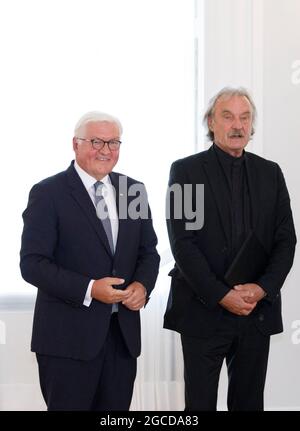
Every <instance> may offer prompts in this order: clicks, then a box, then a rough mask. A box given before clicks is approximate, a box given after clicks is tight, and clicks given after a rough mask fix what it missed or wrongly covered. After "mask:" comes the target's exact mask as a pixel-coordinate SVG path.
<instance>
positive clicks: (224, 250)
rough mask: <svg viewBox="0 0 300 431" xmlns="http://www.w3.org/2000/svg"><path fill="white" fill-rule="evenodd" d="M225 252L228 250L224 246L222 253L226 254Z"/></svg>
mask: <svg viewBox="0 0 300 431" xmlns="http://www.w3.org/2000/svg"><path fill="white" fill-rule="evenodd" d="M227 250H228V248H227V247H226V245H224V247H223V248H222V253H226V251H227Z"/></svg>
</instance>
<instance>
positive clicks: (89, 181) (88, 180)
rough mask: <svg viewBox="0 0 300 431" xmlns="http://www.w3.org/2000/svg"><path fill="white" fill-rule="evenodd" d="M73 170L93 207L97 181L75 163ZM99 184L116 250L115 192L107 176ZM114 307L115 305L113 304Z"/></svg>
mask: <svg viewBox="0 0 300 431" xmlns="http://www.w3.org/2000/svg"><path fill="white" fill-rule="evenodd" d="M74 168H75V170H76V172H77V173H78V175H79V177H80V179H81V181H82V182H83V185H84V187H85V188H86V191H87V192H88V194H89V196H90V198H91V200H92V202H93V204H94V205H95V197H96V191H95V187H94V184H95V182H96V181H97V180H96V179H95V178H94V177H92V176H91V175H89V174H88V173H87V172H86V171H84V170H83V169H82V168H81V167H80V166H79V165H78V163H77V162H76V160H75V163H74ZM101 182H102V183H103V184H104V187H103V197H104V200H105V203H106V206H107V210H108V214H109V219H110V223H111V232H112V239H113V245H114V249H116V244H117V240H118V231H119V219H118V212H117V206H116V196H115V190H114V188H113V187H112V184H111V181H110V178H109V175H106V176H105V177H104V178H102V179H101ZM95 211H96V206H95ZM94 281H95V280H91V281H90V282H89V285H88V288H87V291H86V295H85V299H84V301H83V305H86V306H87V307H89V306H90V304H91V302H92V299H93V298H92V297H91V290H92V285H93V283H94ZM113 305H115V304H113ZM115 310H116V307H114V310H113V311H115Z"/></svg>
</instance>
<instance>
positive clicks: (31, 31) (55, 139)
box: [0, 0, 202, 295]
mask: <svg viewBox="0 0 300 431" xmlns="http://www.w3.org/2000/svg"><path fill="white" fill-rule="evenodd" d="M198 3H200V2H196V3H195V2H194V1H193V0H187V1H186V0H126V1H124V0H73V1H70V2H69V1H61V0H51V1H39V0H26V1H23V0H10V1H3V2H1V4H0V39H1V45H2V46H1V57H2V58H1V60H2V61H1V64H2V67H1V82H0V94H1V123H2V127H1V144H2V145H1V156H2V157H1V158H2V163H1V170H0V175H1V181H0V187H1V198H2V205H1V227H0V229H1V231H0V234H1V262H2V264H1V268H2V271H1V275H2V277H1V286H0V292H1V293H2V294H9V295H10V294H16V295H20V294H22V295H26V294H28V295H31V294H32V292H35V288H32V287H30V286H29V285H26V283H25V282H24V281H23V279H22V278H21V275H20V271H19V249H20V236H21V231H22V226H23V223H22V218H21V213H22V211H23V210H24V209H25V207H26V204H27V199H28V193H29V190H30V188H31V187H32V185H33V184H34V183H36V182H38V181H40V180H41V179H43V178H45V177H47V176H50V175H53V174H55V173H57V172H59V171H61V170H64V169H66V168H67V167H68V165H69V163H70V161H71V160H72V158H73V152H72V137H73V129H74V125H75V123H76V122H77V120H78V118H79V117H80V116H81V115H82V114H83V113H85V112H86V111H90V110H100V111H105V112H108V113H111V114H113V115H116V116H118V117H119V118H120V120H121V122H122V123H123V127H124V134H123V137H122V141H123V144H122V149H121V156H120V161H119V163H118V165H117V166H116V170H117V171H119V172H123V173H126V174H127V175H129V176H132V177H134V178H136V179H139V180H142V181H144V182H145V184H146V186H147V190H148V193H149V199H150V204H151V207H152V212H153V217H154V223H155V228H156V231H157V234H158V237H159V252H160V253H162V255H163V256H167V255H168V252H167V250H168V247H169V246H168V240H167V232H166V228H165V220H164V201H165V191H166V187H167V181H168V174H169V168H170V164H171V162H172V161H173V160H175V159H177V158H179V157H183V156H185V155H188V154H191V153H193V152H194V150H195V139H196V138H195V136H196V134H195V112H197V110H195V107H196V106H198V100H195V88H198V93H197V97H199V88H201V86H199V82H198V78H199V76H200V72H199V70H198V72H197V73H198V76H197V77H196V78H197V79H195V76H196V74H195V70H196V69H195V66H196V63H197V66H198V62H199V61H198V60H199V59H197V55H195V53H197V49H199V46H198V48H197V43H195V30H194V29H195V24H194V23H195V20H194V18H195V4H198ZM200 78H201V79H202V77H201V76H200ZM167 260H168V258H166V261H167Z"/></svg>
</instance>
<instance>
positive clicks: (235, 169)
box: [214, 144, 251, 260]
mask: <svg viewBox="0 0 300 431" xmlns="http://www.w3.org/2000/svg"><path fill="white" fill-rule="evenodd" d="M214 150H215V152H216V155H217V159H218V161H219V163H220V166H221V169H222V172H223V175H224V181H225V182H226V184H227V190H228V200H229V207H230V212H231V244H230V260H233V259H234V257H235V255H236V254H237V252H238V251H239V249H240V248H241V246H242V244H243V242H244V241H245V239H246V237H247V235H248V233H249V232H250V229H251V211H250V210H251V208H250V198H249V187H248V181H247V172H246V166H245V158H246V157H247V155H246V153H245V152H243V154H242V155H241V156H240V157H233V156H231V155H230V154H228V153H226V152H225V151H223V150H221V148H219V147H218V146H217V145H216V144H214Z"/></svg>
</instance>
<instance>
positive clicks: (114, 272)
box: [111, 268, 117, 277]
mask: <svg viewBox="0 0 300 431" xmlns="http://www.w3.org/2000/svg"><path fill="white" fill-rule="evenodd" d="M111 275H112V276H113V277H115V276H116V275H117V271H116V270H115V268H114V269H113V270H112V272H111Z"/></svg>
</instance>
